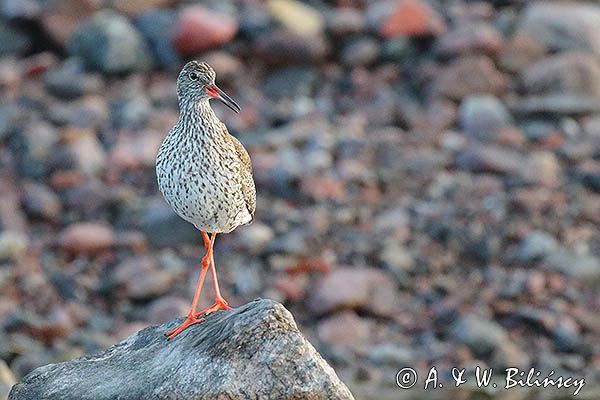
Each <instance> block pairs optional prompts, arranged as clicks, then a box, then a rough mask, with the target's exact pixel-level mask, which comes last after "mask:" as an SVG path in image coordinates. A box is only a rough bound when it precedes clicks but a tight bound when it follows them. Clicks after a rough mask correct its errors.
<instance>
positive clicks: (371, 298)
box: [309, 268, 399, 317]
mask: <svg viewBox="0 0 600 400" xmlns="http://www.w3.org/2000/svg"><path fill="white" fill-rule="evenodd" d="M393 282H394V281H393V279H390V277H389V276H388V275H387V274H386V273H384V272H383V271H380V270H377V269H374V268H338V269H335V270H334V271H332V272H331V273H329V274H327V275H325V276H324V277H323V278H322V279H320V280H319V281H318V283H317V285H316V287H315V288H314V289H313V290H312V292H311V294H310V296H311V297H310V299H309V307H310V309H311V311H312V312H314V313H319V314H323V313H328V312H332V311H335V310H339V309H359V310H363V311H367V312H369V313H372V314H374V315H377V316H381V317H391V316H393V315H394V314H395V313H396V312H397V311H398V306H399V304H398V302H397V300H396V299H397V297H395V293H396V287H395V284H394V283H393ZM348 288H351V290H348Z"/></svg>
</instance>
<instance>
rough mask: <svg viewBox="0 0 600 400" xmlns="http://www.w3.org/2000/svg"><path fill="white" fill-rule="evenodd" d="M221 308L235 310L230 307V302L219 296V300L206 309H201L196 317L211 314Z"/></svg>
mask: <svg viewBox="0 0 600 400" xmlns="http://www.w3.org/2000/svg"><path fill="white" fill-rule="evenodd" d="M219 310H233V308H231V307H229V304H227V302H226V301H225V299H224V298H222V297H220V298H217V301H216V302H215V304H213V305H212V306H210V307H208V308H207V309H206V310H202V311H200V312H199V313H198V314H196V317H200V316H202V315H210V314H212V313H214V312H216V311H219Z"/></svg>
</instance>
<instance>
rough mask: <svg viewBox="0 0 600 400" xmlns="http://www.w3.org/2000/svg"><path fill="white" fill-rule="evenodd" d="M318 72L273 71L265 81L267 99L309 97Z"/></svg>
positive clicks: (312, 70)
mask: <svg viewBox="0 0 600 400" xmlns="http://www.w3.org/2000/svg"><path fill="white" fill-rule="evenodd" d="M316 80H317V74H316V71H315V70H314V69H313V68H303V67H286V68H281V69H278V70H275V71H272V72H271V73H270V74H269V76H268V77H267V78H266V79H265V81H264V88H263V92H264V95H265V97H266V98H268V99H271V100H275V101H276V100H280V99H282V98H288V99H293V98H295V97H301V96H304V97H305V96H309V95H310V94H311V92H312V89H313V86H314V83H315V81H316Z"/></svg>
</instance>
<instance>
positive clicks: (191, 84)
mask: <svg viewBox="0 0 600 400" xmlns="http://www.w3.org/2000/svg"><path fill="white" fill-rule="evenodd" d="M177 96H178V100H179V108H180V116H179V121H178V122H177V124H176V125H175V126H174V127H173V128H172V129H171V131H170V132H169V134H168V135H167V137H166V138H165V140H164V142H163V144H162V145H161V147H160V150H159V153H158V156H157V158H156V175H157V178H158V186H159V188H160V191H161V192H162V194H163V195H164V197H165V200H166V201H167V203H169V205H170V206H171V207H172V208H173V210H175V212H176V213H177V214H178V215H179V216H180V217H181V218H183V219H185V220H186V221H188V222H190V223H192V224H194V226H196V228H198V229H199V230H200V231H202V232H203V238H204V241H205V245H206V249H207V253H206V255H205V257H204V258H203V260H202V273H201V275H200V281H199V282H198V287H197V289H196V294H195V295H194V302H193V304H192V309H191V310H190V313H189V315H188V318H187V319H186V322H185V323H184V324H183V325H182V326H181V327H179V328H178V329H175V330H174V331H172V332H169V334H168V336H169V338H170V339H172V338H173V337H175V336H177V335H178V334H179V333H181V332H182V331H183V330H184V329H186V328H187V327H188V326H191V325H194V324H196V323H198V322H201V321H202V318H200V316H201V315H207V314H209V313H211V312H214V311H216V310H219V309H229V307H228V306H227V302H225V300H224V299H223V298H222V297H221V295H220V292H219V287H218V283H217V277H216V271H215V266H214V260H213V257H212V246H213V244H214V239H215V236H216V234H217V233H221V232H223V233H228V232H231V231H232V230H234V229H235V228H236V227H238V226H240V225H244V224H248V223H250V222H251V221H252V219H253V218H254V211H255V209H256V190H255V187H254V179H253V178H252V164H251V161H250V156H249V155H248V152H247V151H246V149H245V148H244V146H242V144H241V143H240V142H239V141H238V140H237V139H236V138H235V137H233V136H231V135H230V134H229V132H228V130H227V128H226V127H225V124H223V123H222V122H221V121H220V120H219V119H218V118H217V116H216V115H215V113H214V112H213V110H212V108H211V107H210V104H209V100H210V99H211V98H216V99H218V100H220V101H222V102H223V103H225V105H227V106H228V107H229V108H231V109H232V110H233V111H235V112H239V110H240V109H239V106H238V105H237V104H236V103H235V102H234V101H233V100H232V99H231V98H230V97H229V96H227V95H226V94H225V93H224V92H223V91H221V90H220V89H219V88H218V87H217V86H216V85H215V72H214V71H213V69H212V68H211V67H210V66H209V65H208V64H206V63H203V62H198V61H191V62H189V63H187V64H186V65H185V66H184V68H183V70H182V71H181V73H180V74H179V77H178V79H177ZM208 233H212V235H213V236H212V238H209V236H208ZM209 266H210V267H211V272H212V275H213V283H214V290H215V297H216V302H215V305H214V306H213V307H211V308H209V309H208V310H205V311H204V312H201V313H199V314H196V313H195V309H196V303H197V301H198V297H199V294H200V289H201V287H202V283H203V281H204V276H205V273H206V271H207V269H208V267H209Z"/></svg>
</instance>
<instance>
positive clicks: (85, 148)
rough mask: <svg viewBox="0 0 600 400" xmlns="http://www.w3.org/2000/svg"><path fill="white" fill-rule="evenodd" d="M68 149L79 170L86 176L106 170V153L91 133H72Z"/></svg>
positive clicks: (84, 131) (85, 131)
mask: <svg viewBox="0 0 600 400" xmlns="http://www.w3.org/2000/svg"><path fill="white" fill-rule="evenodd" d="M65 136H66V135H65ZM68 149H69V152H70V154H71V156H72V157H73V159H74V160H75V162H76V163H77V166H78V167H79V169H80V170H81V171H82V172H84V173H85V174H86V175H98V174H99V173H100V172H101V171H103V170H104V168H106V153H105V151H104V148H103V147H102V144H101V143H100V140H99V139H98V137H96V135H95V134H94V133H93V132H91V131H87V130H82V131H73V132H72V136H71V137H70V142H69V143H68Z"/></svg>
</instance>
